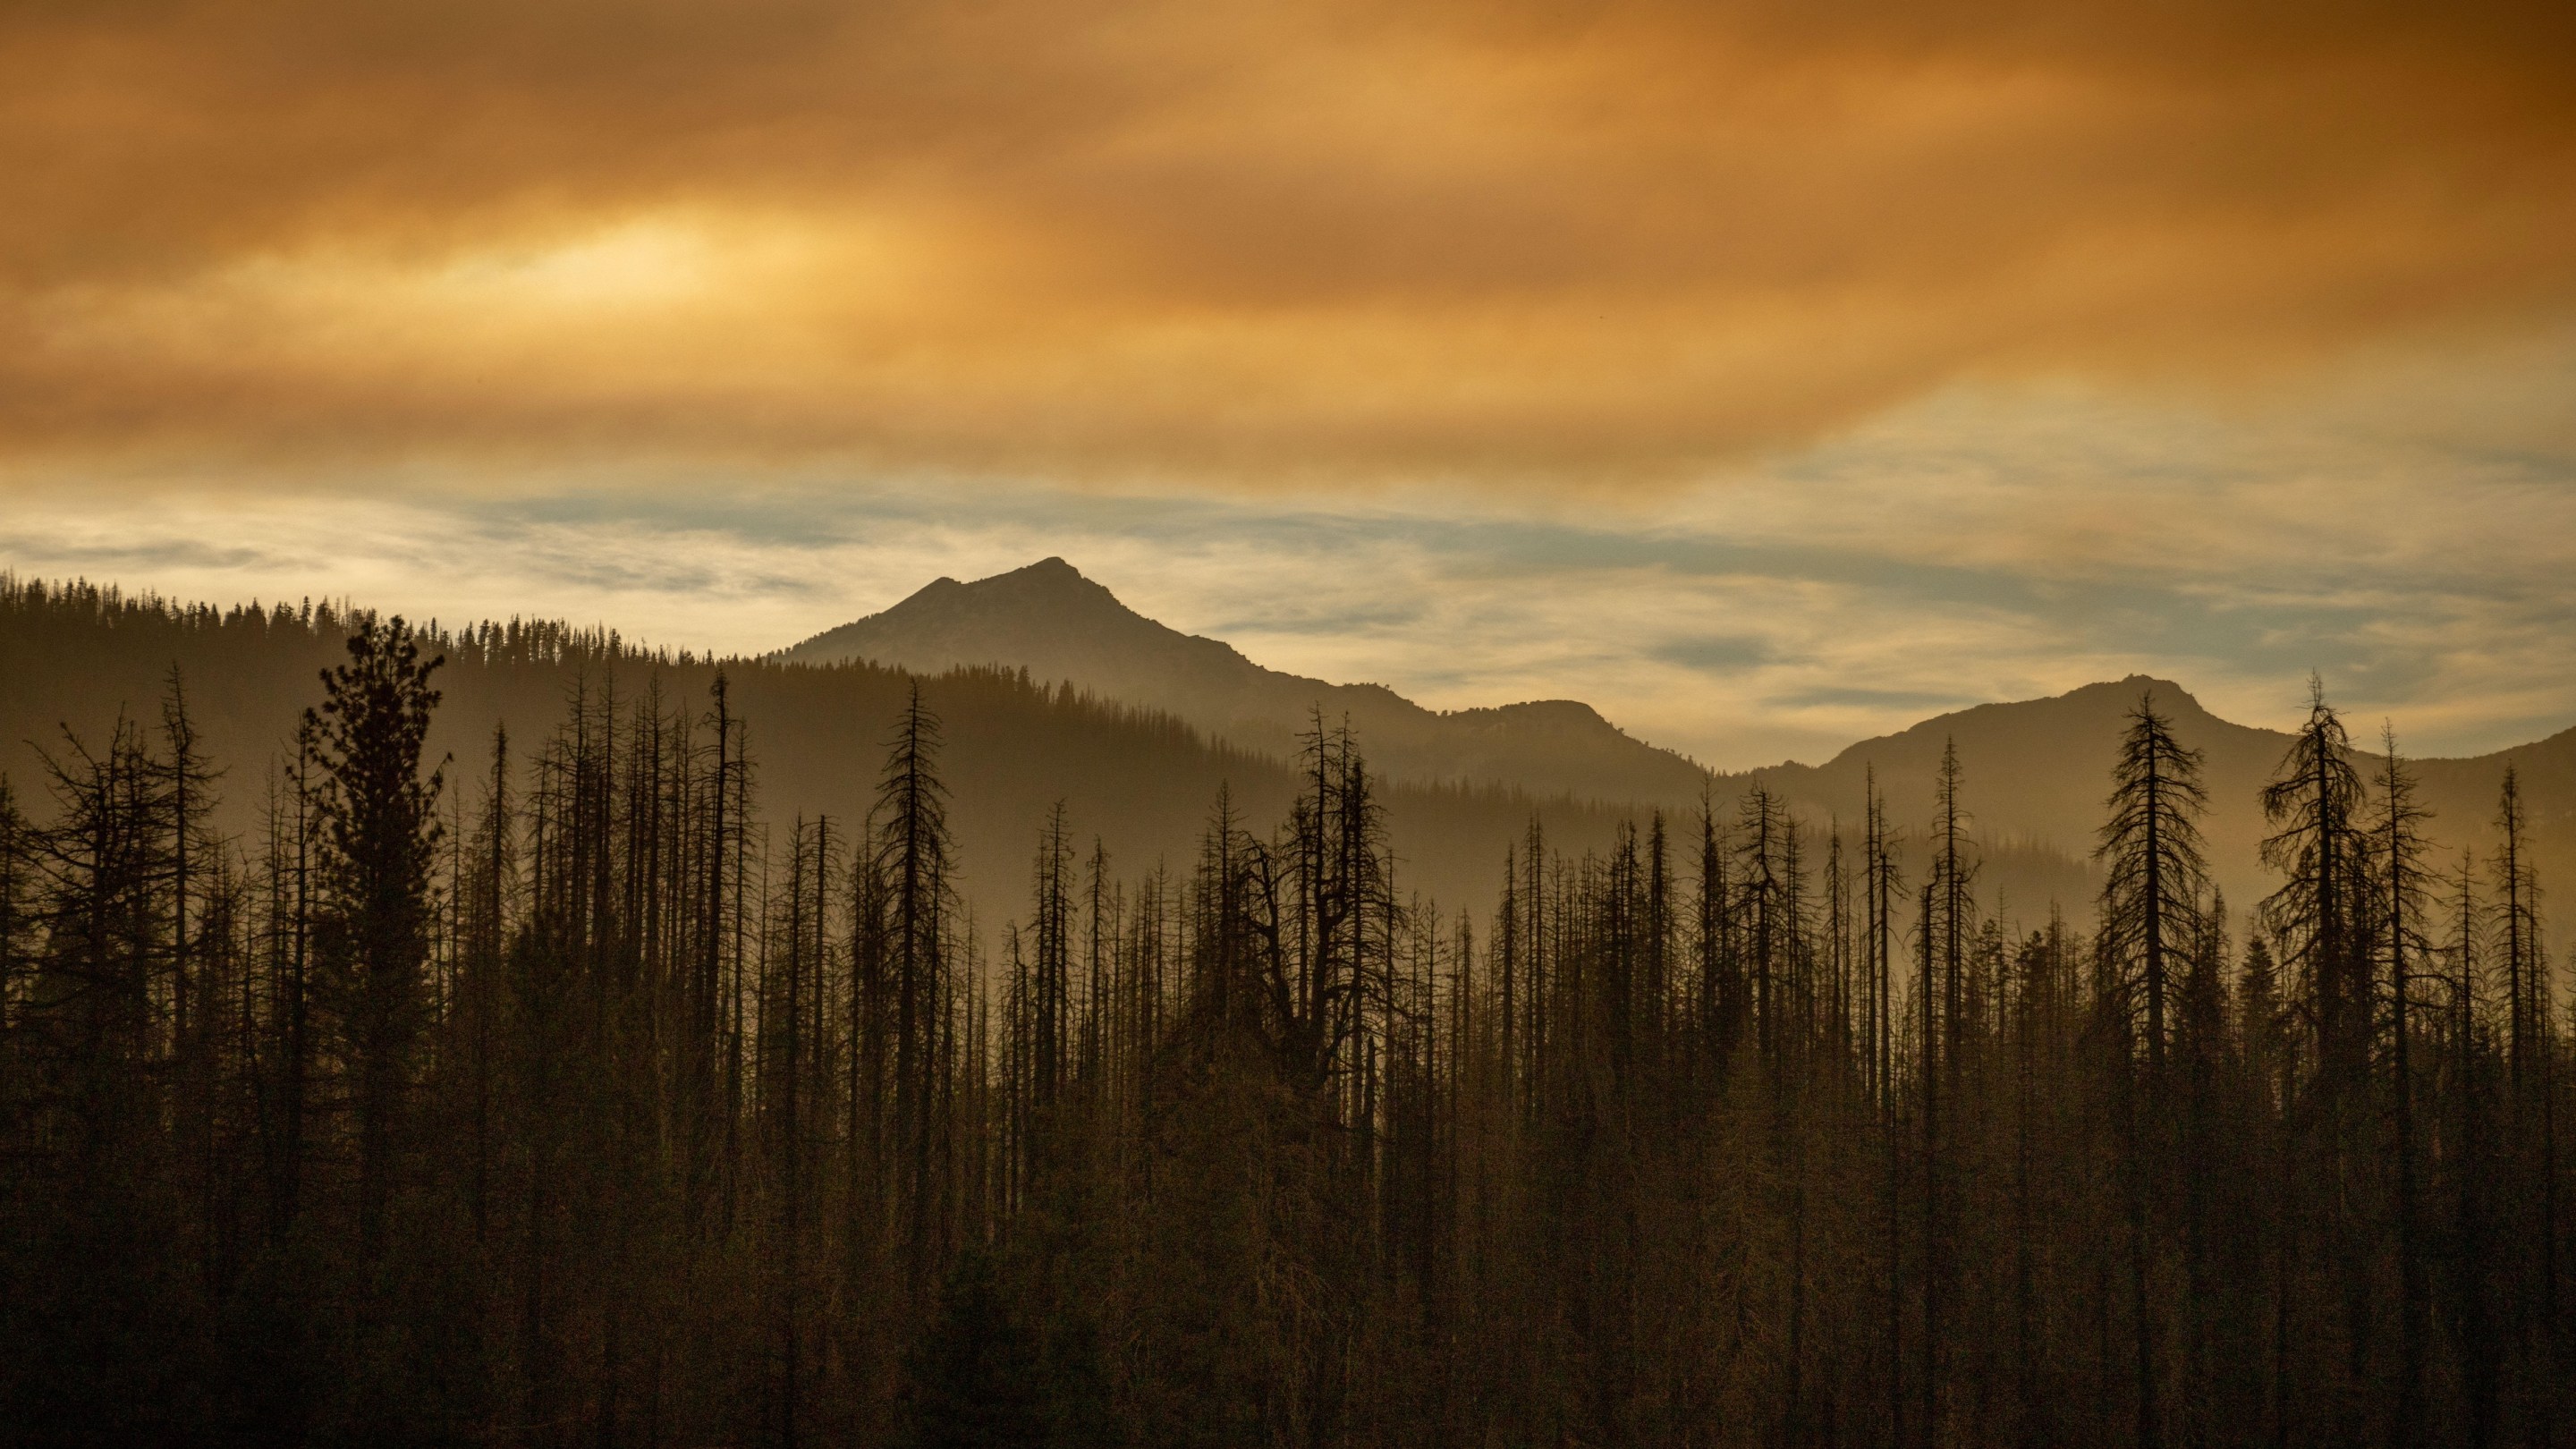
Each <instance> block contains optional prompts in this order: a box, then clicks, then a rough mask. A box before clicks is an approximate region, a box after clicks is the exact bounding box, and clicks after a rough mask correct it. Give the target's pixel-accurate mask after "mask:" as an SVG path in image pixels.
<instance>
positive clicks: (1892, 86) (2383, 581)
mask: <svg viewBox="0 0 2576 1449" xmlns="http://www.w3.org/2000/svg"><path fill="white" fill-rule="evenodd" d="M2571 236H2576V12H2570V11H2569V10H2568V9H2567V8H2566V7H2564V6H2563V5H2538V4H2534V5H2527V6H2525V5H2514V4H2485V5H2471V6H2455V7H2445V8H2442V9H2440V10H2438V11H2435V10H2420V9H2399V8H2393V7H2383V8H2370V7H2363V8H2358V9H2356V8H2354V7H2351V6H2325V5H2321V4H2276V5H2267V6H2244V5H2228V4H2219V3H2214V0H2213V3H2207V4H2201V3H2184V4H2177V5H2168V6H2159V7H2154V8H2152V9H2146V8H2137V7H2127V8H2114V7H2083V6H2072V5H2065V4H2050V5H2041V4H2020V3H2006V0H1984V3H1960V4H1928V5H1926V4H1903V5H1899V4H1873V5H1861V6H1841V7H1826V8H1819V7H1814V6H1792V5H1785V4H1780V5H1775V4H1769V3H1763V0H1731V3H1719V4H1704V5H1667V4H1659V3H1651V0H1640V3H1597V4H1587V3H1544V0H1505V3H1501V4H1494V3H1479V4H1473V5H1468V4H1454V5H1453V4H1431V5H1425V6H1411V7H1402V8H1400V9H1389V8H1387V7H1382V6H1361V5H1349V4H1340V3H1309V4H1293V5H1292V4H1270V3H1253V4H1243V5H1226V6H1185V5H1180V4H1162V3H1134V4H1117V5H1110V4H1098V3H1036V0H993V3H988V4H977V5H934V4H927V3H912V0H897V3H893V4H883V5H870V6H854V5H846V4H823V3H812V0H746V3H741V4H734V5H727V6H706V5H698V4H686V3H680V0H632V3H616V4H610V3H601V4H588V3H579V4H573V3H540V4H508V5H504V4H499V3H496V0H462V3H444V4H438V5H431V4H427V3H423V0H393V3H386V4H377V5H368V6H358V7H351V6H340V5H323V4H319V3H303V0H295V3H285V4H272V5H260V6H243V5H237V4H229V3H199V4H185V3H180V4H143V5H111V6H38V7H19V8H17V9H15V10H12V11H10V12H9V13H8V14H7V16H6V17H5V18H0V489H5V490H7V493H6V496H7V498H8V500H9V507H8V510H7V513H6V516H5V518H0V566H7V567H11V568H15V569H18V570H20V571H22V572H34V573H45V574H62V573H87V574H89V575H91V576H93V577H99V578H106V579H116V580H121V581H124V582H127V583H130V584H134V585H138V586H148V587H157V588H162V589H166V590H170V591H173V592H177V593H181V594H184V595H188V596H191V597H208V598H215V599H221V600H227V601H229V600H233V599H239V598H247V597H250V596H252V595H258V596H261V597H276V596H279V595H288V596H300V595H304V594H319V593H326V592H327V593H335V594H347V595H352V596H355V597H357V598H359V599H361V600H362V601H373V602H377V603H381V604H383V605H385V606H387V607H394V608H402V609H406V610H408V611H410V612H412V613H414V614H432V613H434V614H439V615H442V616H445V617H449V618H458V617H464V616H469V615H481V614H509V613H543V614H556V615H563V616H567V617H571V618H573V619H576V620H579V621H583V622H589V621H593V620H597V621H601V622H608V623H613V624H616V625H619V626H620V627H623V628H624V629H626V630H627V631H628V632H629V633H630V634H633V635H638V636H642V637H645V638H648V639H651V640H654V641H657V642H664V643H669V644H673V645H685V646H689V647H695V648H716V649H725V650H757V649H766V648H772V647H777V646H779V645H783V644H785V643H788V642H791V641H793V640H794V639H796V638H799V637H802V636H803V635H805V634H808V633H811V632H813V631H815V630H817V629H820V628H824V627H827V626H829V625H832V624H836V623H839V622H842V621H843V620H845V619H847V618H850V617H852V616H854V615H856V614H860V613H864V612H868V611H870V610H873V609H877V608H881V607H884V606H885V605H886V604H889V603H891V602H893V601H894V600H895V599H896V598H898V597H900V596H901V595H902V594H904V593H906V592H908V591H910V590H911V589H912V588H914V587H917V586H918V585H919V584H921V583H922V582H924V581H926V580H927V579H928V578H930V577H932V576H934V575H936V574H940V573H947V574H953V575H957V576H960V577H972V576H976V575H979V574H984V573H990V572H994V571H998V570H1001V569H1006V568H1011V567H1016V566H1018V565H1021V564H1025V563H1027V562H1029V561H1031V560H1032V559H1035V558H1039V557H1043V556H1045V555H1048V554H1062V555H1064V556H1066V557H1067V558H1069V559H1071V560H1072V561H1073V562H1074V563H1075V564H1076V565H1078V566H1079V567H1081V568H1083V569H1084V570H1085V571H1086V572H1088V573H1090V574H1092V575H1093V576H1094V577H1097V578H1099V579H1100V580H1101V581H1102V582H1104V583H1106V584H1108V585H1109V586H1110V587H1111V588H1112V589H1114V590H1116V591H1117V592H1118V593H1119V594H1120V595H1121V596H1122V597H1124V598H1126V599H1128V600H1129V601H1130V602H1131V603H1133V604H1135V605H1136V606H1137V607H1139V608H1141V609H1144V610H1145V611H1146V612H1148V613H1151V614H1154V615H1156V616H1157V617H1160V618H1163V619H1165V620H1166V621H1168V622H1170V623H1173V624H1175V625H1177V626H1179V627H1182V628H1185V629H1190V630H1194V631H1199V632H1205V633H1210V634H1214V635H1218V636H1220V637H1224V638H1227V639H1229V640H1231V641H1233V642H1236V643H1238V644H1240V645H1241V646H1243V647H1244V648H1245V649H1246V650H1247V652H1249V653H1251V654H1252V655H1253V656H1254V657H1255V658H1256V659H1259V660H1261V661H1262V662H1264V663H1268V664H1272V665H1274V666H1277V667H1281V668H1288V669H1294V670H1298V671H1301V672H1305V673H1311V674H1316V675H1321V676H1324V677H1328V678H1333V679H1337V680H1349V679H1377V680H1380V681H1382V682H1385V683H1387V684H1390V685H1392V686H1394V687H1396V688H1398V689H1400V690H1402V691H1403V692H1405V693H1407V694H1409V695H1412V696H1414V697H1416V698H1419V699H1422V700H1424V701H1425V702H1426V703H1431V704H1435V705H1444V706H1456V705H1470V704H1487V703H1495V702H1500V701H1505V700H1510V699H1518V698H1529V697H1563V696H1572V697H1581V698H1585V699H1588V700H1591V701H1592V702H1594V703H1596V704H1598V705H1599V706H1601V707H1602V708H1603V709H1604V710H1605V711H1606V712H1608V713H1609V714H1610V715H1611V716H1612V717H1613V718H1614V719H1616V720H1618V721H1619V722H1620V723H1622V724H1624V725H1627V726H1629V727H1630V728H1632V729H1634V730H1636V731H1637V732H1638V733H1640V734H1643V735H1645V736H1646V737H1648V738H1650V739H1654V740H1657V741H1658V742H1660V743H1668V744H1672V745H1675V746H1678V747H1681V748H1684V749H1688V750H1691V751H1693V752H1694V753H1697V754H1699V755H1701V756H1702V757H1703V758H1706V759H1709V760H1711V761H1712V762H1714V763H1719V764H1727V765H1742V764H1751V763H1757V762H1761V761H1765V760H1770V759H1776V758H1778V757H1780V756H1782V755H1786V754H1793V753H1794V754H1803V755H1809V756H1813V755H1815V754H1819V753H1822V752H1824V751H1827V750H1829V749H1831V748H1832V747H1834V746H1836V745H1838V744H1840V743H1842V742H1844V741H1847V740H1849V739H1850V738H1853V737H1854V736H1856V735H1859V734H1864V733H1869V732H1873V731H1876V730H1880V729H1887V728H1894V727H1897V726H1900V725H1903V724H1905V723H1908V722H1910V721H1911V720H1913V719H1915V718H1918V717H1920V716H1921V715H1922V714H1924V713H1926V712H1929V711H1931V710H1934V709H1937V708H1942V707H1947V706H1949V705H1953V704H1957V703H1963V702H1968V701H1972V700H1978V699H1986V698H2005V697H2016V696H2027V695H2034V694H2040V693H2047V692H2052V691H2055V690H2059V689H2064V688H2067V687H2071V686H2073V685H2077V684H2081V683H2084V682H2087V681H2089V680H2092V679H2098V678H2106V677H2118V676H2120V675H2122V674H2126V673H2128V672H2131V671H2133V670H2137V669H2147V670H2151V671H2154V672H2158V673H2162V674H2169V675H2171V676H2174V677H2177V678H2180V679H2182V680H2184V681H2185V682H2186V683H2188V684H2190V685H2192V686H2193V687H2194V688H2196V689H2199V690H2201V691H2202V692H2203V694H2204V695H2205V697H2207V698H2208V699H2209V701H2210V702H2211V703H2212V704H2213V706H2215V707H2219V708H2221V709H2222V711H2229V712H2233V713H2234V714H2235V715H2236V716H2238V717H2241V718H2246V719H2249V720H2258V721H2275V722H2277V721H2279V720H2281V719H2283V718H2286V711H2288V710H2289V709H2291V708H2293V707H2294V706H2295V703H2296V695H2297V691H2298V688H2299V684H2300V681H2302V680H2303V679H2304V677H2305V676H2306V674H2307V672H2308V671H2309V670H2310V669H2316V670H2319V671H2321V672H2322V673H2324V674H2325V676H2326V677H2327V679H2328V681H2329V684H2330V685H2331V686H2332V687H2334V688H2336V689H2337V691H2338V697H2339V698H2342V699H2344V700H2345V701H2346V702H2347V703H2348V704H2350V705H2352V706H2354V707H2356V708H2357V709H2359V710H2361V711H2363V715H2364V717H2368V715H2369V714H2371V713H2375V712H2387V713H2393V714H2396V715H2398V716H2399V722H2400V725H2401V727H2402V728H2404V729H2406V730H2407V732H2408V734H2409V737H2410V738H2412V739H2414V740H2415V741H2416V743H2417V745H2418V747H2419V748H2426V749H2461V750H2465V749H2473V748H2475V749H2483V748H2488V747H2492V746H2495V745H2499V744H2505V743H2510V742H2513V741H2515V740H2518V739H2522V738H2527V737H2529V736H2531V735H2533V734H2537V733H2542V732H2545V731H2546V730H2548V729H2554V728H2557V727H2560V726H2562V725H2563V724H2564V723H2565V722H2566V721H2567V720H2568V719H2569V718H2570V717H2571V715H2576V685H2572V684H2570V683H2569V682H2568V681H2570V680H2571V679H2576V668H2571V665H2576V657H2571V648H2570V646H2569V645H2568V643H2567V642H2566V641H2567V640H2568V639H2569V638H2570V637H2571V635H2576V628H2571V627H2570V626H2571V624H2576V619H2571V613H2572V612H2576V611H2571V609H2570V607H2569V605H2568V603H2567V599H2568V597H2569V595H2568V591H2567V590H2566V588H2565V586H2564V582H2563V581H2564V580H2565V579H2566V578H2568V577H2569V576H2570V573H2569V568H2570V565H2571V564H2576V558H2571V557H2570V555H2571V553H2576V543H2571V542H2570V540H2576V516H2571V512H2576V503H2571V501H2570V500H2571V498H2576V340H2571V339H2576V244H2571V243H2570V241H2569V240H2568V239H2569V238H2570V237H2571Z"/></svg>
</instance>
